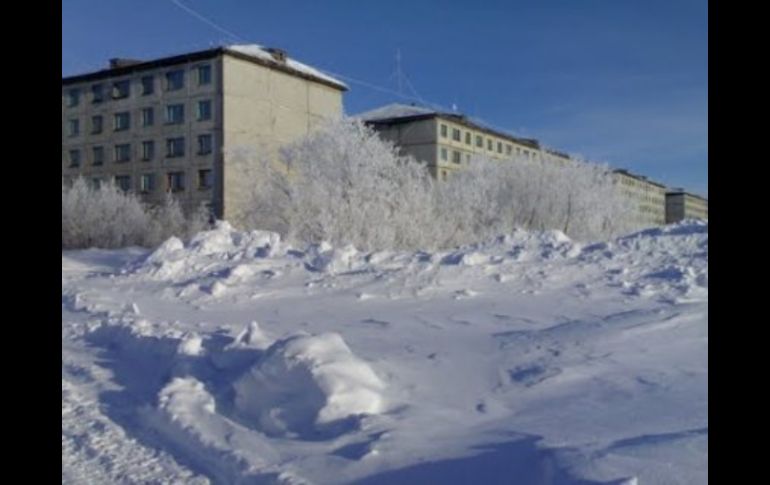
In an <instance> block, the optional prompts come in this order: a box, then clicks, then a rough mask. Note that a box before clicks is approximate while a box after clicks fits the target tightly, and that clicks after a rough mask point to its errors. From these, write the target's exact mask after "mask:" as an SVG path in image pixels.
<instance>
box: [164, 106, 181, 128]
mask: <svg viewBox="0 0 770 485" xmlns="http://www.w3.org/2000/svg"><path fill="white" fill-rule="evenodd" d="M180 123H184V105H183V104H170V105H168V106H166V124H169V125H178V124H180Z"/></svg>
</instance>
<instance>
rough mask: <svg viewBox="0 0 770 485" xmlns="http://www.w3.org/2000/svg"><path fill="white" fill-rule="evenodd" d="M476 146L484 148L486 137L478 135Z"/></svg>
mask: <svg viewBox="0 0 770 485" xmlns="http://www.w3.org/2000/svg"><path fill="white" fill-rule="evenodd" d="M476 146H477V147H479V148H484V139H483V138H481V136H480V135H476Z"/></svg>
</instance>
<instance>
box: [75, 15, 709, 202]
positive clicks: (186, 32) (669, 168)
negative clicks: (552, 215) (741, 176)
mask: <svg viewBox="0 0 770 485" xmlns="http://www.w3.org/2000/svg"><path fill="white" fill-rule="evenodd" d="M177 1H179V2H182V4H183V5H185V6H187V7H189V8H190V9H193V10H194V11H195V12H198V13H199V14H201V15H202V16H203V17H204V18H205V19H207V20H208V22H213V23H214V24H216V25H217V26H218V27H220V28H221V29H224V30H226V31H227V32H229V34H228V33H226V32H223V31H222V30H219V29H218V28H216V27H214V26H211V25H209V23H207V22H206V21H203V20H201V19H199V18H197V17H196V16H195V15H194V14H192V13H189V12H186V11H185V10H183V9H182V8H180V7H179V6H177V5H175V4H174V2H173V1H172V0H131V1H115V0H90V1H89V0H67V1H66V2H62V75H71V74H76V73H81V72H87V71H92V70H96V69H100V68H103V67H104V66H105V65H106V63H107V59H109V58H110V57H136V58H143V59H151V58H154V57H159V56H164V55H170V54H176V53H182V52H186V51H191V50H195V49H205V48H208V47H210V46H214V45H221V44H225V43H239V42H242V41H244V40H245V41H248V42H253V43H258V44H261V45H266V46H275V47H281V48H284V49H286V50H287V51H288V52H289V55H290V56H292V57H294V58H296V59H298V60H300V61H303V62H306V63H308V64H311V65H313V66H316V67H319V68H321V69H324V70H327V71H330V72H334V73H339V74H343V75H345V76H347V77H349V78H353V79H356V80H360V81H365V82H367V83H370V84H374V85H377V86H382V87H385V88H388V89H391V90H393V91H397V90H398V83H397V80H396V78H395V77H394V76H393V74H394V73H395V71H396V62H395V58H396V52H397V51H398V50H400V52H401V58H402V61H401V68H402V71H403V72H404V73H405V74H406V76H407V78H408V80H409V83H408V84H407V83H402V86H403V87H402V92H403V93H404V94H407V95H411V94H412V93H413V92H414V93H417V94H418V95H419V96H420V97H421V98H422V99H425V100H427V101H429V102H431V103H434V104H438V105H441V106H445V107H451V106H452V105H453V104H455V105H457V107H458V110H459V111H461V112H464V113H466V114H468V115H471V116H476V117H478V118H481V119H483V120H485V121H486V122H488V123H489V124H491V125H493V126H495V127H498V128H501V129H504V130H507V131H510V132H512V133H514V134H518V135H522V136H529V137H535V138H538V139H540V140H541V141H542V142H543V143H545V144H546V145H548V146H552V147H554V148H557V149H561V150H563V151H567V152H569V153H576V154H580V155H583V156H585V157H586V158H589V159H591V160H596V161H603V162H607V163H609V164H611V165H612V166H615V167H623V168H628V169H630V170H633V171H637V172H639V173H642V174H644V175H647V176H649V177H651V178H653V179H656V180H659V181H661V182H663V183H665V184H668V185H672V186H684V187H685V188H687V189H689V190H693V191H695V192H698V193H702V194H704V195H707V194H708V2H707V1H706V0H531V1H516V0H508V1H496V0H484V1H477V2H472V1H467V0H456V1H441V2H439V1H432V0H430V1H429V0H412V1H401V0H390V1H387V2H376V1H363V0H359V1H354V0H350V1H341V0H340V1H334V0H329V1H318V0H314V1H313V0H302V1H299V0H271V1H256V0H254V1H246V0H241V1H232V0H216V1H215V0H177ZM230 34H233V35H235V36H237V38H234V37H232V36H231V35H230ZM348 84H349V85H350V87H351V89H350V91H349V92H348V93H346V95H345V110H346V112H347V113H349V114H355V113H358V112H361V111H364V110H367V109H370V108H374V107H377V106H380V105H383V104H386V103H391V102H396V101H401V102H404V100H403V99H399V98H398V97H397V96H395V95H394V94H388V93H384V92H381V91H377V90H374V89H372V88H369V87H366V86H363V85H360V84H357V83H354V82H348ZM409 85H411V86H412V88H413V90H412V89H411V88H410V87H409ZM407 102H408V101H407Z"/></svg>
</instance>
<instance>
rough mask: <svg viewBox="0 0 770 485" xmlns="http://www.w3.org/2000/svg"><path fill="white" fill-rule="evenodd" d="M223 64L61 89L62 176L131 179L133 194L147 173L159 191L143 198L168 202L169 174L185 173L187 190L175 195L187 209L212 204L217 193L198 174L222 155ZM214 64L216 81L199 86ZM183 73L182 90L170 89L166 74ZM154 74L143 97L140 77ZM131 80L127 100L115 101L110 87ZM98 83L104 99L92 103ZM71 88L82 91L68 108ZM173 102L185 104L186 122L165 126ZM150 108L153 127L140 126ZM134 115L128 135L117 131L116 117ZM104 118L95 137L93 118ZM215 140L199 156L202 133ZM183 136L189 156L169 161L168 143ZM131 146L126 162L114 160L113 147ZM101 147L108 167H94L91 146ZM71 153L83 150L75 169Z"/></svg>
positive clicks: (214, 61)
mask: <svg viewBox="0 0 770 485" xmlns="http://www.w3.org/2000/svg"><path fill="white" fill-rule="evenodd" d="M220 62H221V61H220V60H219V59H216V58H212V59H208V60H203V61H197V62H189V63H185V64H177V65H174V66H167V67H162V68H155V69H149V70H143V71H140V72H136V73H133V74H130V75H126V76H117V77H110V78H106V79H101V80H98V81H90V82H82V83H78V84H73V85H67V86H64V85H63V86H62V177H64V178H66V179H74V178H75V177H78V176H83V177H85V178H86V179H87V180H89V181H93V180H94V179H99V180H102V181H108V180H113V179H114V177H116V176H130V177H131V190H132V191H138V190H139V183H140V177H141V176H142V175H143V174H154V177H155V187H154V190H152V191H150V192H148V193H142V194H141V196H142V198H143V199H144V200H145V201H147V202H150V203H157V202H160V201H162V200H163V199H164V197H165V194H166V191H167V189H168V187H167V180H166V177H167V174H168V173H169V172H176V171H181V172H184V173H185V185H186V186H185V189H184V190H183V191H180V192H175V196H176V197H178V199H179V201H180V202H181V203H182V205H183V206H184V207H185V208H186V209H192V208H194V207H197V206H198V205H200V204H201V203H207V204H214V203H215V190H214V189H213V188H211V189H201V188H199V187H198V171H199V170H203V169H213V168H214V165H215V163H216V162H217V160H218V157H219V155H220V154H221V150H220V146H221V144H220V140H221V123H222V119H221V106H220V105H221V102H220V100H219V93H221V75H219V74H218V73H220V69H219V66H220ZM200 65H210V66H211V68H212V81H211V83H210V84H205V85H199V83H198V76H197V67H198V66H200ZM179 69H182V70H183V71H184V73H185V82H184V88H183V89H180V90H177V91H167V90H166V83H165V74H166V73H167V72H168V71H174V70H179ZM144 76H153V78H154V92H153V93H152V94H148V95H145V94H142V85H141V78H142V77H144ZM123 80H127V81H129V86H130V88H129V96H128V97H126V98H123V99H112V96H111V87H112V85H113V83H114V82H116V81H123ZM95 84H102V85H103V86H104V93H105V100H104V101H103V102H101V103H94V102H93V96H92V92H91V87H92V86H93V85H95ZM72 89H78V90H79V91H80V100H79V103H78V105H77V106H69V93H70V91H71V90H72ZM199 100H210V101H211V103H212V119H211V120H209V121H198V120H197V119H196V118H197V116H196V115H197V103H198V101H199ZM170 104H183V105H184V123H182V124H174V125H170V124H166V118H165V117H166V112H165V110H166V106H168V105H170ZM144 108H152V109H153V112H154V123H153V125H152V126H142V110H143V109H144ZM121 112H128V113H130V127H129V129H127V130H124V131H115V129H114V124H113V123H114V115H115V113H121ZM95 115H101V116H102V123H103V129H102V132H101V133H99V134H94V133H92V122H91V121H92V116H95ZM71 119H77V120H79V123H80V134H79V135H77V136H70V135H69V133H68V122H69V120H71ZM202 134H210V135H212V136H213V149H212V152H211V153H209V154H205V155H204V154H198V141H197V137H198V135H202ZM176 137H184V140H185V150H184V151H185V155H184V157H179V158H169V157H166V140H167V139H168V138H176ZM149 140H152V141H154V143H155V156H154V158H153V159H151V160H147V161H144V160H142V142H144V141H149ZM119 144H130V146H131V158H130V161H128V162H116V161H115V158H114V148H115V145H119ZM94 147H103V149H104V163H103V165H101V166H96V165H94V157H93V148H94ZM70 150H79V151H80V156H81V162H80V166H79V167H71V166H70V161H69V152H70Z"/></svg>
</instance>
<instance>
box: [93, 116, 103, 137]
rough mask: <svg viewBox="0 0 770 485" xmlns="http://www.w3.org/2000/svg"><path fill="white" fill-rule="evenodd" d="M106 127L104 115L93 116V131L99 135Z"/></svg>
mask: <svg viewBox="0 0 770 485" xmlns="http://www.w3.org/2000/svg"><path fill="white" fill-rule="evenodd" d="M103 129H104V118H102V115H96V116H92V117H91V133H92V134H94V135H98V134H99V133H101V132H102V130H103Z"/></svg>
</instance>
